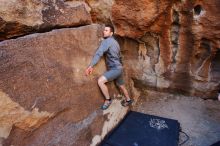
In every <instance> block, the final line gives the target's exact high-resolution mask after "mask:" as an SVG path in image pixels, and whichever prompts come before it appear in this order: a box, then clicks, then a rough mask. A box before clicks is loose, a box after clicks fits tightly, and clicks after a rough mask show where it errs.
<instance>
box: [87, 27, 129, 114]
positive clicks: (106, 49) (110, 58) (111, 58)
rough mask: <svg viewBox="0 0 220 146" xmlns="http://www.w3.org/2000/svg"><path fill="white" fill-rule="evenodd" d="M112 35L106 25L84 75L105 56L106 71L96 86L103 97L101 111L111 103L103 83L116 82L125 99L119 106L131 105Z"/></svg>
mask: <svg viewBox="0 0 220 146" xmlns="http://www.w3.org/2000/svg"><path fill="white" fill-rule="evenodd" d="M113 34H114V27H113V26H111V25H106V26H105V28H104V31H103V37H104V40H103V41H102V42H101V44H100V46H99V48H98V49H97V51H96V53H95V55H94V57H93V59H92V61H91V63H90V65H89V67H88V68H87V69H86V75H87V76H88V75H90V74H91V73H92V72H93V67H94V66H95V65H96V64H97V63H98V61H99V60H100V58H101V57H102V56H103V55H105V57H106V64H107V69H108V70H107V72H105V73H104V74H103V75H102V76H101V77H99V79H98V85H99V87H100V89H101V91H102V93H103V94H104V96H105V102H104V104H103V105H102V106H101V109H103V110H105V109H107V108H108V107H109V106H110V104H111V102H112V99H111V98H110V96H109V92H108V88H107V86H106V85H105V83H107V82H109V81H113V80H115V81H116V84H117V86H119V88H120V89H121V90H122V92H123V94H124V96H125V99H124V100H122V102H121V104H122V105H123V106H128V105H130V104H131V103H132V100H131V98H130V97H129V94H128V91H127V89H126V88H125V85H124V80H123V67H122V63H121V60H120V46H119V44H118V42H117V41H116V40H115V39H114V37H113Z"/></svg>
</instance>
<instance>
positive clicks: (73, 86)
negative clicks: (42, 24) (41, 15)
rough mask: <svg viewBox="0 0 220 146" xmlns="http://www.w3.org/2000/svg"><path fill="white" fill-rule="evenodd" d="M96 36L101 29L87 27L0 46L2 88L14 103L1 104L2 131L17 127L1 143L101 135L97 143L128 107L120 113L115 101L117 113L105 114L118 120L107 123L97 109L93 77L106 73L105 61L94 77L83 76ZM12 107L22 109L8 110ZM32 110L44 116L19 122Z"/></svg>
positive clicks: (73, 141) (70, 141) (75, 140)
mask: <svg viewBox="0 0 220 146" xmlns="http://www.w3.org/2000/svg"><path fill="white" fill-rule="evenodd" d="M100 38H101V26H100V25H89V26H84V27H79V28H76V29H73V28H72V29H70V28H66V29H60V30H54V31H52V32H48V33H44V34H32V35H29V36H25V37H21V38H19V39H15V40H8V41H3V42H1V43H0V52H1V56H0V89H1V90H2V92H4V94H3V95H6V94H7V97H8V99H10V100H12V101H13V102H14V104H11V105H15V106H11V105H10V104H7V105H8V106H1V111H4V114H1V115H0V116H1V122H0V124H2V125H0V127H6V126H4V123H7V122H8V123H12V124H14V125H15V126H14V127H13V128H12V131H11V133H10V135H9V137H8V138H7V140H5V141H4V145H16V146H25V145H28V146H30V145H34V146H42V145H66V146H67V145H82V144H83V145H89V144H90V143H91V142H92V139H93V136H95V135H97V136H98V135H100V136H98V137H99V139H100V140H101V139H102V138H103V137H104V135H105V134H106V133H107V132H108V131H109V130H110V129H111V128H112V127H113V126H114V125H115V124H116V123H117V122H118V121H119V120H120V119H121V118H122V117H123V115H124V114H125V113H126V110H127V109H126V108H124V109H120V108H122V107H120V104H119V103H120V102H119V101H117V102H116V103H117V104H116V105H117V106H118V108H119V109H118V108H117V106H116V107H115V108H113V109H112V110H113V111H111V110H109V111H108V112H107V113H106V116H108V118H110V117H111V116H112V115H114V117H115V118H116V117H117V120H116V121H115V120H114V121H111V122H110V123H109V124H108V122H107V123H105V120H107V119H106V118H107V117H106V116H105V113H102V112H101V110H98V109H99V107H100V105H101V104H102V102H103V101H102V95H101V93H100V91H99V88H98V86H97V78H98V77H99V76H100V74H101V73H102V72H103V71H104V70H105V66H104V61H102V62H101V63H99V64H98V66H97V67H96V70H95V72H94V74H93V75H92V76H90V77H86V76H85V74H84V70H85V69H86V67H87V65H88V64H89V62H90V59H91V57H92V55H93V53H94V52H95V50H96V49H97V47H98V45H99V43H100ZM85 42H86V43H85ZM109 86H112V87H114V86H113V84H112V85H109ZM110 89H111V88H110ZM112 89H115V88H112ZM111 91H113V92H111V93H112V94H117V92H116V90H111ZM3 95H1V98H0V99H1V101H2V100H3V99H4V98H3V97H4V96H3ZM12 101H11V102H12ZM2 102H4V101H2ZM16 105H19V107H20V108H21V109H23V111H22V112H19V109H18V110H17V112H16V111H15V110H12V109H14V108H16ZM2 108H3V109H2ZM35 108H38V109H39V111H42V112H43V111H45V112H48V114H46V115H45V116H44V115H42V116H41V117H40V116H39V117H37V116H29V117H28V119H27V118H26V119H27V120H25V119H24V118H22V116H25V114H26V115H27V113H30V111H32V110H33V109H35ZM117 109H118V110H117ZM24 110H26V111H27V112H26V113H25V111H24ZM123 111H124V112H123ZM7 113H8V114H7ZM19 113H20V114H19ZM49 113H51V114H49ZM52 114H53V115H52ZM103 114H104V116H103ZM35 115H36V114H35ZM51 115H52V116H53V117H52V118H50V117H51ZM18 116H19V117H20V118H21V119H24V120H19V119H16V117H18ZM26 117H27V116H26ZM43 117H45V118H44V119H43ZM47 117H49V118H47ZM111 119H112V118H111ZM38 121H39V122H38ZM107 121H108V120H107ZM43 123H44V124H43ZM12 124H11V125H10V126H12ZM42 124H43V125H42ZM30 125H32V126H30ZM39 126H40V127H39ZM102 126H104V127H103V129H102ZM37 127H39V128H37ZM105 127H106V128H105ZM89 129H90V130H89ZM10 130H11V129H10V128H9V129H8V132H10ZM97 136H96V137H97ZM5 137H7V135H6V136H5ZM93 141H94V140H93ZM96 142H97V143H98V142H100V141H97V140H96Z"/></svg>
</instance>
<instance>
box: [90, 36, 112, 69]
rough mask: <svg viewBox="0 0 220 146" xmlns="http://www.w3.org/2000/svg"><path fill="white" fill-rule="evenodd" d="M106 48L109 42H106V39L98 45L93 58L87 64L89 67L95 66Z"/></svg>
mask: <svg viewBox="0 0 220 146" xmlns="http://www.w3.org/2000/svg"><path fill="white" fill-rule="evenodd" d="M108 48H109V44H108V43H107V40H104V41H102V43H101V45H100V46H99V48H98V49H97V51H96V53H95V55H94V56H93V59H92V61H91V63H90V65H89V66H91V67H93V66H95V65H96V64H97V63H98V62H99V60H100V59H101V57H102V56H103V54H104V53H105V52H106V51H107V50H108Z"/></svg>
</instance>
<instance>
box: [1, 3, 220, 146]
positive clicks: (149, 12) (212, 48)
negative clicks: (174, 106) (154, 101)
mask: <svg viewBox="0 0 220 146" xmlns="http://www.w3.org/2000/svg"><path fill="white" fill-rule="evenodd" d="M218 7H220V2H219V1H218V0H209V1H205V0H193V1H191V0H184V1H183V0H172V1H170V0H164V1H160V0H155V1H152V0H140V1H135V0H130V1H125V0H112V1H109V0H97V1H94V0H40V1H36V0H24V1H21V0H13V1H12V0H2V1H1V5H0V41H1V42H0V111H1V114H0V145H1V144H2V145H5V146H8V145H14V146H27V145H28V146H31V145H33V146H42V145H47V146H48V145H51V146H52V145H62V146H72V145H82V146H84V145H86V146H87V145H91V146H94V145H97V144H98V143H100V141H101V140H102V139H103V138H104V136H105V135H106V134H107V133H108V131H109V130H111V129H112V128H113V127H114V126H115V125H116V124H117V123H118V122H119V121H120V120H121V119H122V118H123V116H124V115H125V114H126V112H127V110H128V109H127V108H122V107H121V106H120V101H119V100H118V98H117V96H118V95H119V92H118V90H116V88H115V86H114V84H108V86H109V88H110V93H111V96H113V97H116V98H115V100H114V102H113V104H112V107H111V108H109V109H108V110H107V111H104V112H102V111H101V110H99V107H100V105H101V104H102V102H103V101H102V99H103V97H102V94H101V92H100V90H99V88H98V86H97V82H96V81H97V78H98V77H99V76H100V75H101V74H102V73H103V72H104V70H105V65H104V61H103V60H102V61H101V63H99V64H98V66H96V69H95V72H94V74H93V75H92V76H90V77H85V75H84V70H85V69H86V67H87V65H88V64H89V62H90V60H91V58H92V55H93V54H94V52H95V50H96V49H97V47H98V45H99V43H100V39H101V32H102V25H98V24H92V23H100V24H101V23H112V24H113V25H114V26H115V28H116V34H117V39H118V41H119V43H120V45H121V49H122V55H123V64H124V68H125V77H126V83H127V84H126V85H127V87H128V89H129V91H130V94H131V96H132V97H133V98H134V99H135V100H136V99H137V98H138V96H139V95H140V93H139V90H142V89H143V90H144V89H154V90H159V91H168V92H174V93H184V94H190V95H196V96H199V97H203V98H215V97H216V93H217V90H218V88H219V86H220V82H219V81H220V59H219V58H220V35H219V34H220V24H219V23H220V22H219V21H218V20H219V18H220V12H219V11H220V10H219V9H218ZM52 30H53V31H52ZM30 34H31V35H30ZM24 35H25V36H24ZM21 36H23V37H21Z"/></svg>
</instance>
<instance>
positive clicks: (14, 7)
mask: <svg viewBox="0 0 220 146" xmlns="http://www.w3.org/2000/svg"><path fill="white" fill-rule="evenodd" d="M88 24H91V17H90V14H89V12H88V11H87V10H86V8H85V6H84V5H71V6H70V5H68V4H66V3H64V2H63V1H62V0H56V1H51V0H49V1H43V0H41V1H28V0H24V1H8V0H3V1H1V6H0V40H5V39H8V38H12V37H16V36H21V35H26V34H29V33H34V32H45V31H48V30H51V29H54V28H61V27H76V26H82V25H88Z"/></svg>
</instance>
